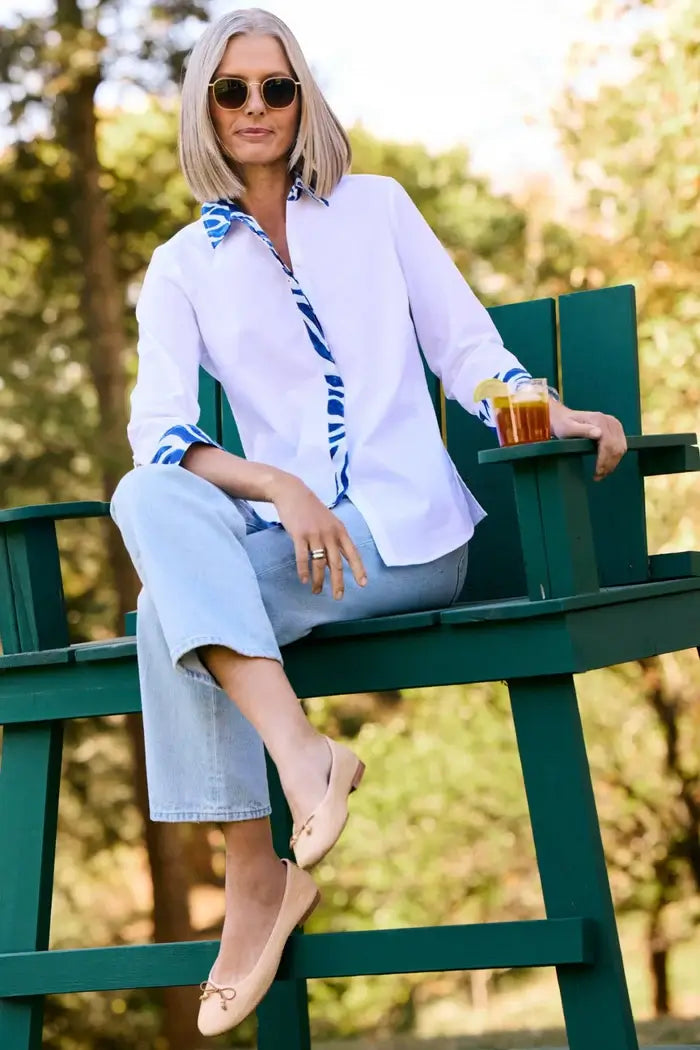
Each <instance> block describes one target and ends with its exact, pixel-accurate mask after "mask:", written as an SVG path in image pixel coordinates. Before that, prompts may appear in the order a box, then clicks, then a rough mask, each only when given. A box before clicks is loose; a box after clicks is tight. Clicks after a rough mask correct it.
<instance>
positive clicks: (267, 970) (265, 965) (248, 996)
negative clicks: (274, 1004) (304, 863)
mask: <svg viewBox="0 0 700 1050" xmlns="http://www.w3.org/2000/svg"><path fill="white" fill-rule="evenodd" d="M282 863H283V864H285V865H286V867H287V882H286V884H285V887H284V897H283V898H282V904H281V906H280V910H279V913H278V915H277V918H276V920H275V925H274V926H273V927H272V933H271V934H270V936H269V937H268V939H267V943H266V945H265V947H264V948H263V950H262V953H261V955H260V958H259V959H258V961H257V962H256V964H255V966H254V967H253V969H252V970H251V971H250V973H249V974H248V976H247V977H244V978H243V980H242V981H239V982H238V984H236V985H235V986H233V985H221V984H216V982H214V981H212V979H211V972H210V973H209V977H208V978H207V980H206V981H202V983H201V985H200V987H201V989H202V994H201V995H200V997H199V998H200V1000H201V1003H202V1005H201V1006H200V1008H199V1017H198V1018H197V1027H198V1028H199V1031H200V1032H201V1033H202V1035H205V1036H209V1035H220V1034H221V1033H222V1032H228V1031H229V1030H230V1029H231V1028H235V1027H236V1025H239V1024H240V1023H241V1021H244V1020H245V1019H246V1017H248V1015H249V1014H251V1013H252V1012H253V1010H254V1009H255V1007H256V1006H257V1005H258V1003H259V1002H260V1000H261V999H262V998H263V996H264V995H265V993H266V992H267V990H268V989H269V987H270V985H271V984H272V982H273V981H274V979H275V974H276V973H277V970H278V968H279V964H280V959H281V958H282V952H283V951H284V946H285V944H286V943H287V941H288V939H289V936H290V934H291V933H292V932H293V930H294V929H295V927H297V926H302V925H303V924H304V923H305V922H306V920H307V919H308V917H309V916H310V915H311V913H312V911H313V910H314V908H315V907H316V905H317V904H318V902H319V901H320V899H321V894H320V893H319V891H318V888H317V886H316V883H315V882H314V880H313V879H312V878H311V876H310V875H308V874H307V872H305V871H302V870H301V869H300V868H298V867H297V866H296V865H295V864H292V862H291V861H289V860H284V861H283V862H282Z"/></svg>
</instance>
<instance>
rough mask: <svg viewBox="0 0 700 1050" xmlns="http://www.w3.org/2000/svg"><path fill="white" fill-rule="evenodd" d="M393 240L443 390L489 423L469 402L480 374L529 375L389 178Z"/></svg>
mask: <svg viewBox="0 0 700 1050" xmlns="http://www.w3.org/2000/svg"><path fill="white" fill-rule="evenodd" d="M391 183H392V192H391V217H392V227H393V235H394V241H395V244H396V248H397V251H398V255H399V260H400V263H401V267H402V270H403V274H404V278H405V280H406V287H407V289H408V298H409V303H410V307H411V314H412V316H413V323H414V325H415V329H416V335H417V337H418V341H419V343H420V346H421V349H422V351H423V353H424V355H425V358H426V360H427V362H428V364H429V366H430V368H431V370H432V371H433V372H434V373H435V375H437V376H438V377H439V378H440V380H441V382H442V386H443V389H444V391H445V394H446V396H447V397H449V398H453V399H454V400H455V401H458V402H459V403H460V405H461V406H462V407H463V408H464V409H466V410H467V412H471V413H472V415H476V416H478V417H479V419H481V420H482V422H484V423H485V424H486V425H487V426H489V427H495V425H496V424H495V420H494V418H493V416H492V413H491V406H490V402H489V401H488V400H486V401H480V402H478V403H475V402H474V400H473V396H474V390H475V388H476V386H477V385H478V383H479V382H481V380H482V379H488V378H496V379H502V380H503V381H504V382H512V381H515V382H517V381H518V380H525V379H528V378H529V377H530V373H529V372H528V371H527V369H525V368H524V367H523V365H522V364H521V363H520V361H518V359H517V358H516V357H515V356H514V355H513V354H512V353H511V352H510V351H509V350H507V349H506V348H505V346H504V345H503V341H502V340H501V337H500V335H499V334H498V330H497V329H496V326H495V325H494V323H493V321H492V320H491V318H490V317H489V314H488V312H487V311H486V309H485V307H484V306H482V304H481V303H480V302H479V300H478V299H477V298H476V296H475V295H474V293H473V292H472V290H471V288H470V287H469V285H468V284H467V282H466V281H465V280H464V278H463V277H462V275H461V273H460V272H459V270H458V269H457V267H456V266H455V264H454V263H453V262H452V259H451V258H450V256H449V254H448V253H447V251H446V250H445V248H444V247H443V246H442V244H441V243H440V241H439V240H438V238H437V237H436V236H435V234H434V233H433V231H432V230H431V228H430V226H429V225H428V223H427V222H426V221H425V219H424V218H423V216H422V215H421V213H420V212H419V210H418V208H417V207H416V206H415V204H414V203H413V201H412V200H411V198H410V197H409V195H408V193H406V191H405V190H404V188H403V187H402V186H401V185H400V184H399V183H398V182H396V181H395V180H394V179H392V180H391Z"/></svg>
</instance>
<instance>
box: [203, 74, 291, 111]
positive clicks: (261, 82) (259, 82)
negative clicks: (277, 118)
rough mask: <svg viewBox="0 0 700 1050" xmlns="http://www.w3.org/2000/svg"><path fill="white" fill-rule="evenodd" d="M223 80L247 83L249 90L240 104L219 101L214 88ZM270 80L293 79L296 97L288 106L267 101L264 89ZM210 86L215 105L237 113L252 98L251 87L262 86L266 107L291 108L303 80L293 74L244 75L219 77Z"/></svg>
mask: <svg viewBox="0 0 700 1050" xmlns="http://www.w3.org/2000/svg"><path fill="white" fill-rule="evenodd" d="M222 80H239V81H240V82H241V84H245V85H246V88H247V89H248V90H247V92H246V96H245V98H244V100H243V102H242V103H241V105H240V106H222V105H221V103H220V102H219V101H218V99H217V97H216V91H215V90H214V88H215V87H216V85H217V84H220V83H221V81H222ZM270 80H291V82H292V83H293V84H294V97H293V98H292V100H291V102H288V103H287V105H286V106H270V105H269V104H268V103H267V102H266V101H265V95H264V94H263V91H264V88H265V84H267V83H268V81H270ZM209 87H210V88H211V93H212V98H213V99H214V103H215V105H217V106H218V107H219V109H223V111H224V112H225V113H237V112H238V111H239V110H241V109H245V107H246V104H247V102H248V99H249V98H250V89H251V87H259V88H260V97H261V99H262V100H263V103H264V105H265V107H266V109H271V110H283V109H289V107H290V106H293V105H294V103H295V102H296V100H297V98H298V97H299V88H300V87H301V81H300V80H295V79H294V77H292V76H284V77H265V79H264V80H246V79H245V78H244V77H217V78H216V80H212V81H211V83H210V84H209Z"/></svg>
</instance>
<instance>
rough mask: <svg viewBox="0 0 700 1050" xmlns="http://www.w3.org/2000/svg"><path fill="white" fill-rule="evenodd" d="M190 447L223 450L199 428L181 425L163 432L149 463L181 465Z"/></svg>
mask: <svg viewBox="0 0 700 1050" xmlns="http://www.w3.org/2000/svg"><path fill="white" fill-rule="evenodd" d="M190 445H212V446H213V447H214V448H221V449H223V446H222V445H219V444H218V442H216V441H213V440H212V439H211V438H210V437H209V435H208V434H205V433H204V431H203V430H200V429H199V427H196V426H194V424H192V423H181V424H178V425H177V426H174V427H170V429H169V430H166V431H165V433H164V434H163V435H162V437H161V438H160V440H159V442H158V448H157V449H156V451H155V453H154V455H153V458H152V459H151V463H172V464H178V463H181V462H182V459H183V457H184V455H185V453H186V452H187V449H188V448H189V447H190Z"/></svg>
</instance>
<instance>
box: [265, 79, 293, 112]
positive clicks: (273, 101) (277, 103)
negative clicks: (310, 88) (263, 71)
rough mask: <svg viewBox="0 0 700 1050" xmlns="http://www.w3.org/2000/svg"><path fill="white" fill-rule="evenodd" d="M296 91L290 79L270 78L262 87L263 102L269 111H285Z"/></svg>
mask: <svg viewBox="0 0 700 1050" xmlns="http://www.w3.org/2000/svg"><path fill="white" fill-rule="evenodd" d="M296 91H297V86H296V84H295V83H294V81H293V80H292V78H291V77H270V79H269V80H266V81H265V83H264V84H263V87H262V96H263V101H264V103H265V105H266V106H269V108H270V109H286V107H287V106H291V104H292V102H293V101H294V98H295V95H296Z"/></svg>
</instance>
